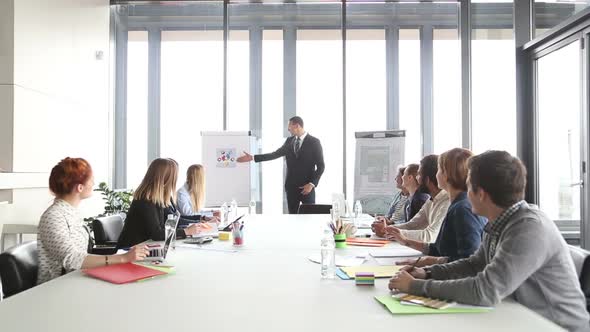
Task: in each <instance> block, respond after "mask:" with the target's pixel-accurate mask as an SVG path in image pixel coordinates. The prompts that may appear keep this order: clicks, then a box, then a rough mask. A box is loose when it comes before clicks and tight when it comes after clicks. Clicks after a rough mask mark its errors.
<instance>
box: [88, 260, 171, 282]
mask: <svg viewBox="0 0 590 332" xmlns="http://www.w3.org/2000/svg"><path fill="white" fill-rule="evenodd" d="M82 272H84V273H85V274H87V275H89V276H91V277H94V278H98V279H101V280H104V281H108V282H111V283H113V284H126V283H129V282H134V281H138V280H142V279H146V278H151V277H155V276H160V275H164V274H166V273H165V272H162V271H158V270H155V269H150V268H148V267H145V266H141V265H137V264H133V263H124V264H114V265H107V266H101V267H95V268H92V269H86V270H83V271H82Z"/></svg>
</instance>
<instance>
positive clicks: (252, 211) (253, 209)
mask: <svg viewBox="0 0 590 332" xmlns="http://www.w3.org/2000/svg"><path fill="white" fill-rule="evenodd" d="M248 207H249V208H250V211H248V213H250V214H256V201H255V200H253V199H252V200H250V204H249V205H248Z"/></svg>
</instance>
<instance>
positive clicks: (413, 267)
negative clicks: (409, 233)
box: [408, 256, 422, 272]
mask: <svg viewBox="0 0 590 332" xmlns="http://www.w3.org/2000/svg"><path fill="white" fill-rule="evenodd" d="M420 259H422V256H420V257H418V259H417V260H416V261H415V262H414V264H412V267H411V268H410V270H408V272H412V271H414V269H415V268H416V264H418V262H419V261H420Z"/></svg>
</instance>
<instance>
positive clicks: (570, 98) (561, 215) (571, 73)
mask: <svg viewBox="0 0 590 332" xmlns="http://www.w3.org/2000/svg"><path fill="white" fill-rule="evenodd" d="M537 68H538V69H537V70H538V71H537V77H538V116H539V120H538V121H539V130H538V132H539V136H538V144H539V160H538V164H539V206H540V208H541V209H542V210H543V211H544V212H545V213H547V215H548V216H549V218H551V219H553V220H580V187H579V186H576V185H574V184H575V183H579V182H580V126H581V117H580V107H581V105H580V90H581V89H580V75H581V69H582V68H580V43H579V41H576V42H574V43H572V44H570V45H568V46H566V47H564V48H562V49H560V50H557V51H555V52H553V53H551V54H548V55H546V56H544V57H542V58H540V59H539V60H538V62H537Z"/></svg>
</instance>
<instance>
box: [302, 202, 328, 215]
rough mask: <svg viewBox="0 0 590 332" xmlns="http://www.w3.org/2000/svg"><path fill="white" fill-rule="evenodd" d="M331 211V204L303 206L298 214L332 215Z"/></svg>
mask: <svg viewBox="0 0 590 332" xmlns="http://www.w3.org/2000/svg"><path fill="white" fill-rule="evenodd" d="M331 209H332V205H329V204H301V205H299V209H298V210H297V214H330V210H331Z"/></svg>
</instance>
